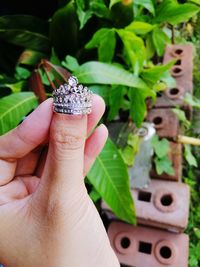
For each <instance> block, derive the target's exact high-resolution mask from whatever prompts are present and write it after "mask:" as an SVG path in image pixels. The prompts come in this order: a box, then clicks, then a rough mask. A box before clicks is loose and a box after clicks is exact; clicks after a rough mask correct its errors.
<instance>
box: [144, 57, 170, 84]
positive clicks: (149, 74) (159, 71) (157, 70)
mask: <svg viewBox="0 0 200 267" xmlns="http://www.w3.org/2000/svg"><path fill="white" fill-rule="evenodd" d="M174 63H175V61H173V60H172V61H170V62H169V63H167V64H165V65H160V66H155V67H152V68H150V69H146V70H143V71H142V73H141V77H142V78H143V79H144V80H145V81H146V82H150V83H153V84H155V83H156V82H158V81H159V80H161V79H162V77H163V75H164V74H165V73H166V72H167V71H169V70H170V68H171V67H172V66H173V65H174Z"/></svg>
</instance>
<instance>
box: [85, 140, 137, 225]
mask: <svg viewBox="0 0 200 267" xmlns="http://www.w3.org/2000/svg"><path fill="white" fill-rule="evenodd" d="M88 179H89V180H90V182H91V183H92V184H93V186H94V187H95V189H96V190H97V191H98V193H99V194H100V195H101V197H102V198H103V200H104V201H105V202H106V203H107V204H108V205H109V206H110V207H111V209H112V210H113V212H114V213H115V214H116V215H117V217H118V218H120V219H122V220H124V221H126V222H129V223H135V210H134V205H133V199H132V196H131V193H130V184H129V176H128V172H127V168H126V165H125V163H124V161H123V159H122V157H121V155H120V153H119V152H118V150H117V148H116V146H115V145H114V143H113V142H112V141H111V140H110V139H108V141H107V143H106V145H105V147H104V149H103V151H102V152H101V154H100V155H99V156H98V157H97V159H96V161H95V164H94V165H93V166H92V168H91V170H90V172H89V174H88Z"/></svg>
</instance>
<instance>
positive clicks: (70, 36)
mask: <svg viewBox="0 0 200 267" xmlns="http://www.w3.org/2000/svg"><path fill="white" fill-rule="evenodd" d="M49 36H50V40H51V44H52V46H53V47H54V50H55V53H56V55H58V57H59V58H64V57H65V56H66V55H75V54H76V52H77V49H78V45H79V42H78V38H79V21H78V16H77V13H76V8H75V4H74V1H70V2H69V3H68V4H67V5H65V6H64V7H62V8H60V9H58V10H57V11H56V12H55V13H54V15H53V17H52V18H51V20H50V23H49Z"/></svg>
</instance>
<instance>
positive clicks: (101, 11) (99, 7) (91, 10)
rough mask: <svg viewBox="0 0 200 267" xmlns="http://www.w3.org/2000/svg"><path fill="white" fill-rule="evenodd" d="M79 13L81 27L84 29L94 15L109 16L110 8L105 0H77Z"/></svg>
mask: <svg viewBox="0 0 200 267" xmlns="http://www.w3.org/2000/svg"><path fill="white" fill-rule="evenodd" d="M76 5H77V15H78V18H79V21H80V29H82V28H83V27H84V26H85V24H86V23H87V22H88V20H89V19H90V18H91V17H92V15H93V14H94V15H96V16H97V17H108V16H109V10H108V8H107V6H106V5H105V3H104V1H103V0H91V1H85V0H76Z"/></svg>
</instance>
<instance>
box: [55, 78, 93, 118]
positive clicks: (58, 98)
mask: <svg viewBox="0 0 200 267" xmlns="http://www.w3.org/2000/svg"><path fill="white" fill-rule="evenodd" d="M53 100H54V101H53V102H54V103H53V106H54V111H55V112H57V113H63V114H71V115H85V114H89V113H91V111H92V92H91V91H90V90H89V89H88V88H87V87H86V86H83V85H82V84H79V83H78V79H77V78H76V77H75V76H70V77H69V79H68V81H67V83H66V84H62V85H60V87H59V88H57V89H56V90H54V92H53Z"/></svg>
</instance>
